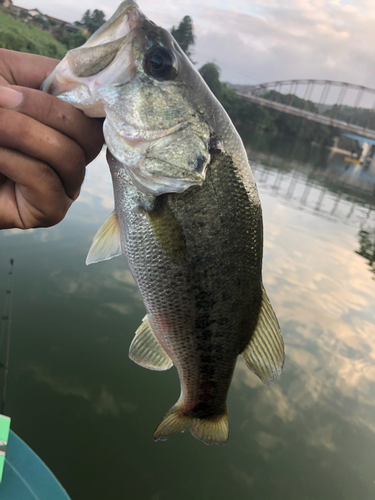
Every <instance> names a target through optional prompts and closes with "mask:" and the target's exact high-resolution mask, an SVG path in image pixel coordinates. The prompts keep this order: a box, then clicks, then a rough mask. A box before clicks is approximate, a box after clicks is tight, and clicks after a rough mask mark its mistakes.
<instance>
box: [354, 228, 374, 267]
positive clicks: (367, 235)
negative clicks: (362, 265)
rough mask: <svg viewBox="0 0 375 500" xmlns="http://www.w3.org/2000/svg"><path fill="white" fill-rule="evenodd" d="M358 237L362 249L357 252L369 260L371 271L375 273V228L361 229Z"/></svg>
mask: <svg viewBox="0 0 375 500" xmlns="http://www.w3.org/2000/svg"><path fill="white" fill-rule="evenodd" d="M358 237H359V246H360V249H359V250H357V251H356V253H357V254H358V255H362V257H364V258H365V259H366V260H367V261H368V264H369V266H370V270H371V272H372V273H374V274H375V230H373V231H372V232H371V231H366V230H365V229H361V230H360V231H359V233H358Z"/></svg>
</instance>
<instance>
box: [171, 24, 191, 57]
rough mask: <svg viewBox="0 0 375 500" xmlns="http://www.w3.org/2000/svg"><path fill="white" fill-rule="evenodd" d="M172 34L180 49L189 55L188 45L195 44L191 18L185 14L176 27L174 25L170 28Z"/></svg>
mask: <svg viewBox="0 0 375 500" xmlns="http://www.w3.org/2000/svg"><path fill="white" fill-rule="evenodd" d="M171 33H172V36H173V37H174V38H175V40H176V42H177V43H178V44H179V46H180V47H181V49H182V50H183V51H184V52H185V54H186V55H187V56H188V57H190V56H191V52H190V50H189V47H190V46H191V45H194V44H195V36H194V26H193V20H192V18H191V17H190V16H185V17H184V18H183V20H182V21H181V22H180V25H179V27H178V28H175V27H174V26H173V27H172V29H171Z"/></svg>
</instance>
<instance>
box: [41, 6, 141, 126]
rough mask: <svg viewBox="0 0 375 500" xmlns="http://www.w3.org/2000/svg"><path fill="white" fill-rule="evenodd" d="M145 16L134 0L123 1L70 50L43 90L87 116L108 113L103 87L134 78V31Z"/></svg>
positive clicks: (43, 86) (98, 115)
mask: <svg viewBox="0 0 375 500" xmlns="http://www.w3.org/2000/svg"><path fill="white" fill-rule="evenodd" d="M146 19H147V18H146V16H145V15H144V14H143V13H142V12H141V11H140V10H139V8H138V6H137V4H136V3H135V2H134V1H133V0H127V1H126V2H123V3H122V4H121V5H120V6H119V8H118V9H117V11H116V12H115V13H114V15H113V16H112V18H111V19H110V20H109V21H107V22H106V23H105V24H104V25H103V26H102V27H101V28H99V30H98V31H96V32H95V33H94V34H93V35H92V36H91V37H90V38H89V39H88V40H87V42H86V43H85V44H84V45H82V47H78V48H76V49H72V50H70V51H69V52H68V53H67V55H66V56H65V58H64V59H63V60H62V61H61V63H60V64H59V65H58V66H57V67H56V68H55V70H54V71H53V72H52V73H51V74H50V75H49V77H48V78H47V79H46V80H45V81H44V82H43V84H42V86H41V90H43V91H44V92H48V93H49V94H52V95H55V96H58V97H59V98H60V99H62V100H64V101H67V102H69V103H70V104H72V105H74V106H75V107H77V108H79V109H82V110H83V111H84V112H85V114H86V115H87V116H90V117H104V116H106V113H105V110H104V107H103V103H102V102H101V89H103V88H106V87H108V86H116V85H123V84H125V83H127V82H129V81H131V79H132V77H133V76H134V73H135V71H136V67H135V64H134V58H133V50H132V41H133V40H132V32H133V31H134V28H136V27H137V26H138V24H139V23H140V22H141V21H143V20H146ZM118 60H121V64H120V65H119V64H117V61H118Z"/></svg>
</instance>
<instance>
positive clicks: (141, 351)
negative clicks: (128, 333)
mask: <svg viewBox="0 0 375 500" xmlns="http://www.w3.org/2000/svg"><path fill="white" fill-rule="evenodd" d="M129 358H130V359H132V360H133V361H134V363H137V364H138V365H140V366H143V367H144V368H148V369H149V370H158V371H162V370H168V368H170V367H171V366H173V361H172V360H171V358H170V357H169V356H168V354H167V353H166V352H165V351H164V349H163V347H162V346H161V345H160V343H159V341H158V339H157V338H156V336H155V334H154V332H153V330H152V327H151V324H150V322H149V320H148V317H147V315H146V316H145V317H144V318H143V320H142V324H141V326H140V327H139V328H138V330H137V331H136V332H135V337H134V339H133V342H132V343H131V345H130V350H129Z"/></svg>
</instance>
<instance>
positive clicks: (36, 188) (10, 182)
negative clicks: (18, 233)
mask: <svg viewBox="0 0 375 500" xmlns="http://www.w3.org/2000/svg"><path fill="white" fill-rule="evenodd" d="M0 172H2V177H3V179H4V178H6V180H5V181H4V182H3V183H2V184H1V185H0V229H4V228H7V227H18V228H20V229H28V228H30V227H47V226H52V225H54V224H57V223H58V222H60V221H61V220H62V219H63V218H64V216H65V214H66V212H67V210H68V208H69V207H70V205H71V203H72V201H71V200H70V199H69V198H68V197H67V196H66V193H65V190H64V187H63V185H62V183H61V180H60V178H59V177H58V175H57V174H56V172H54V170H53V169H52V168H50V167H49V166H48V165H47V164H45V163H43V162H41V161H39V160H36V159H34V158H30V157H28V156H25V155H24V154H22V153H19V152H17V151H12V150H10V149H7V148H2V147H0Z"/></svg>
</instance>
